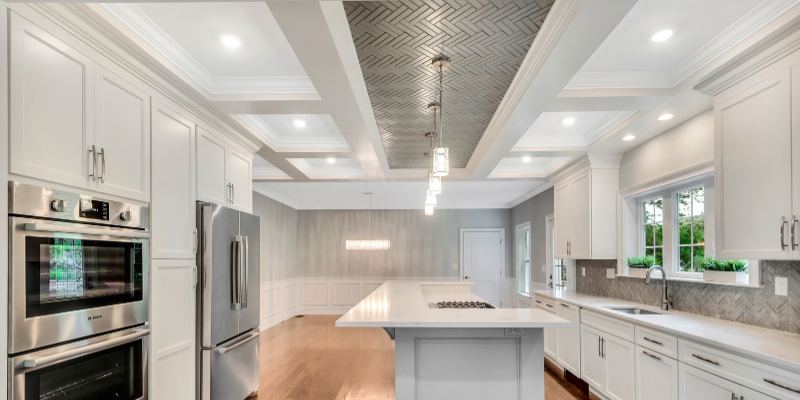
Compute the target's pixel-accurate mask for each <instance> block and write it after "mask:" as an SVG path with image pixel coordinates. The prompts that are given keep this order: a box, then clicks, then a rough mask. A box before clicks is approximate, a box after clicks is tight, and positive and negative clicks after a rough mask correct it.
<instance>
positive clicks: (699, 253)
mask: <svg viewBox="0 0 800 400" xmlns="http://www.w3.org/2000/svg"><path fill="white" fill-rule="evenodd" d="M693 249H694V269H693V270H694V271H695V272H700V271H699V266H700V263H702V262H703V259H704V258H705V257H706V254H705V246H695V247H693Z"/></svg>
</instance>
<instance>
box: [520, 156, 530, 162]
mask: <svg viewBox="0 0 800 400" xmlns="http://www.w3.org/2000/svg"><path fill="white" fill-rule="evenodd" d="M530 160H531V158H530V157H527V156H526V157H522V162H529V161H530Z"/></svg>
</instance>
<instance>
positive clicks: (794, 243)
mask: <svg viewBox="0 0 800 400" xmlns="http://www.w3.org/2000/svg"><path fill="white" fill-rule="evenodd" d="M795 225H797V216H796V215H792V250H794V249H796V248H797V242H796V241H795V240H794V232H795V231H794V227H795Z"/></svg>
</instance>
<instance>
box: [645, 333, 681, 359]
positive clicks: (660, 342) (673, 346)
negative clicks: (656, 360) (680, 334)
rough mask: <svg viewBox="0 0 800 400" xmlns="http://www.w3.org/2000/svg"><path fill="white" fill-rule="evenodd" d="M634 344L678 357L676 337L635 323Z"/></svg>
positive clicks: (668, 355) (671, 356)
mask: <svg viewBox="0 0 800 400" xmlns="http://www.w3.org/2000/svg"><path fill="white" fill-rule="evenodd" d="M636 344H638V345H639V346H642V347H644V348H647V349H650V350H654V351H657V352H659V353H661V354H663V355H665V356H667V357H670V358H674V359H676V360H677V359H678V338H677V337H675V336H672V335H668V334H666V333H661V332H659V331H654V330H652V329H648V328H643V327H641V326H639V325H636Z"/></svg>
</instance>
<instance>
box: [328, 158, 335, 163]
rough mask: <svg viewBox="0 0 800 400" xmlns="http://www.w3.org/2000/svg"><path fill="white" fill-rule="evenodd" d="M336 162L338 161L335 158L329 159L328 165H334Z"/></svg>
mask: <svg viewBox="0 0 800 400" xmlns="http://www.w3.org/2000/svg"><path fill="white" fill-rule="evenodd" d="M335 162H336V159H335V158H329V159H328V164H333V163H335Z"/></svg>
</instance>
